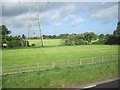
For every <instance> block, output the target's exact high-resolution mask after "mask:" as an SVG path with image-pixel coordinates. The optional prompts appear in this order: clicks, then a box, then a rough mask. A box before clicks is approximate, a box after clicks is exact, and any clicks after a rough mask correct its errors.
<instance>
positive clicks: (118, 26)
mask: <svg viewBox="0 0 120 90" xmlns="http://www.w3.org/2000/svg"><path fill="white" fill-rule="evenodd" d="M113 34H114V35H120V22H118V24H117V29H116V30H115V31H114V32H113Z"/></svg>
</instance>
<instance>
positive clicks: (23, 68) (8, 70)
mask: <svg viewBox="0 0 120 90" xmlns="http://www.w3.org/2000/svg"><path fill="white" fill-rule="evenodd" d="M116 60H118V55H106V56H97V57H91V58H80V59H76V60H63V61H52V62H45V63H34V64H20V65H14V66H5V67H2V75H7V74H15V73H23V72H30V71H40V70H46V69H52V68H55V67H61V68H62V67H63V68H64V67H72V66H81V65H87V64H95V63H100V62H106V61H116Z"/></svg>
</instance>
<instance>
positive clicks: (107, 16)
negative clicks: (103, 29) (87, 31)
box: [91, 5, 118, 23]
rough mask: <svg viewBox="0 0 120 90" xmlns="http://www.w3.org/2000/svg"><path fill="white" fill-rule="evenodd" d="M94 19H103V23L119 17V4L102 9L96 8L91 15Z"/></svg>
mask: <svg viewBox="0 0 120 90" xmlns="http://www.w3.org/2000/svg"><path fill="white" fill-rule="evenodd" d="M91 17H92V19H93V20H102V22H103V23H107V22H109V21H112V20H114V19H117V17H118V6H117V5H114V6H112V7H108V8H105V9H101V10H98V11H97V10H96V11H95V12H93V13H92V15H91Z"/></svg>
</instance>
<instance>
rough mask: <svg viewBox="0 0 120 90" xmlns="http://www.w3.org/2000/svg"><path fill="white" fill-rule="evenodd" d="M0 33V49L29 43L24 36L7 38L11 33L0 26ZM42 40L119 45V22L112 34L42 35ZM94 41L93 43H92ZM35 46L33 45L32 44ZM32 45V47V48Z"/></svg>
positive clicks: (73, 43)
mask: <svg viewBox="0 0 120 90" xmlns="http://www.w3.org/2000/svg"><path fill="white" fill-rule="evenodd" d="M0 33H1V35H2V37H1V38H0V39H1V47H2V48H3V47H6V46H4V45H3V44H4V43H6V44H7V47H10V48H12V47H21V46H22V47H25V46H26V44H27V46H29V42H28V41H26V36H25V35H24V34H22V36H20V35H18V36H14V37H13V36H8V35H9V34H10V33H11V31H10V30H8V28H7V26H5V25H2V26H0ZM38 38H40V37H30V39H38ZM43 39H61V40H62V44H64V45H90V44H108V45H114V44H120V22H118V24H117V28H116V30H114V32H113V34H106V35H104V34H100V35H97V34H95V33H94V32H85V33H81V34H75V33H73V34H60V35H43ZM92 41H94V42H92ZM34 45H35V44H34ZM34 45H33V46H34Z"/></svg>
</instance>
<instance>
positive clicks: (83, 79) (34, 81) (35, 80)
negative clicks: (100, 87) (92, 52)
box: [2, 61, 119, 88]
mask: <svg viewBox="0 0 120 90" xmlns="http://www.w3.org/2000/svg"><path fill="white" fill-rule="evenodd" d="M118 65H119V64H118V62H117V61H111V62H104V63H98V64H91V65H83V66H76V67H66V68H59V67H55V68H54V69H51V70H45V71H38V72H29V73H22V74H14V75H5V76H3V78H2V79H3V88H61V87H62V88H63V87H72V86H77V85H80V84H85V83H90V82H93V81H97V80H102V79H105V78H111V77H117V76H118Z"/></svg>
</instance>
